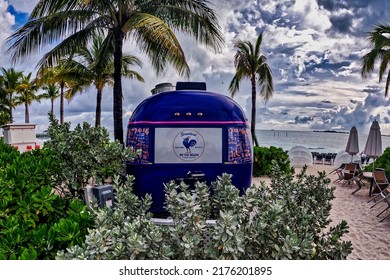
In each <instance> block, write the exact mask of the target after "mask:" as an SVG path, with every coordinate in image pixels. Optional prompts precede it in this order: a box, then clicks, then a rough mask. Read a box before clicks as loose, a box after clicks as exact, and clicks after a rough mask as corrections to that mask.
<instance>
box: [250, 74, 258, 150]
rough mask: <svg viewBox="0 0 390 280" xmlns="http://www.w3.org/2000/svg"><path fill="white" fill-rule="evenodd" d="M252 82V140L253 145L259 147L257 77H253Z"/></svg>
mask: <svg viewBox="0 0 390 280" xmlns="http://www.w3.org/2000/svg"><path fill="white" fill-rule="evenodd" d="M251 84H252V114H251V134H252V140H253V145H254V146H256V147H258V146H259V142H258V141H257V137H256V78H255V77H252V78H251Z"/></svg>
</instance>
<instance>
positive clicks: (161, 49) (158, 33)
mask: <svg viewBox="0 0 390 280" xmlns="http://www.w3.org/2000/svg"><path fill="white" fill-rule="evenodd" d="M122 30H123V31H125V32H128V31H130V30H132V31H133V36H134V37H135V40H136V42H137V44H138V45H139V46H140V48H141V49H142V50H143V51H144V52H145V53H146V55H147V56H149V58H150V59H151V63H152V65H153V67H154V68H155V69H156V72H157V75H159V74H161V73H162V71H163V70H164V69H165V67H166V65H167V63H168V62H169V63H170V64H171V65H172V66H173V67H174V68H175V69H176V70H177V71H178V72H179V74H180V75H185V76H187V77H189V71H190V70H189V66H188V64H187V62H186V58H185V55H184V52H183V50H182V48H181V46H180V43H179V41H178V40H177V38H176V36H175V34H174V33H173V31H172V30H171V29H170V28H169V26H168V25H167V24H166V23H165V22H164V21H163V20H161V19H160V18H158V17H155V16H152V15H150V14H144V13H136V14H133V16H132V18H131V19H129V20H128V21H127V22H126V24H125V25H124V27H123V29H122Z"/></svg>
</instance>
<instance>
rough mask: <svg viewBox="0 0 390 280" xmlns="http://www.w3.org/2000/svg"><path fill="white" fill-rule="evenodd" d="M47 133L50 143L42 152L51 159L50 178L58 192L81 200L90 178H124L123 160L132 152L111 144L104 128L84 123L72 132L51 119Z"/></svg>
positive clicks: (97, 179) (102, 179)
mask: <svg viewBox="0 0 390 280" xmlns="http://www.w3.org/2000/svg"><path fill="white" fill-rule="evenodd" d="M48 132H49V136H50V140H48V141H47V142H45V144H44V149H45V150H47V151H48V152H49V153H50V154H51V156H52V157H53V158H54V162H53V166H52V169H53V170H54V171H55V172H54V176H53V179H54V180H55V185H56V186H58V191H60V192H61V193H64V194H69V195H71V196H72V197H78V198H83V196H84V187H85V186H86V185H87V183H88V180H90V179H91V178H92V180H93V181H95V182H96V183H103V181H104V180H106V179H109V178H112V177H113V176H114V175H122V176H125V164H124V161H125V159H128V158H130V157H131V156H132V153H131V152H130V151H129V149H124V148H123V146H122V145H121V144H120V143H119V142H111V141H110V139H109V134H108V131H107V130H106V129H105V128H104V127H92V126H91V125H90V124H88V123H83V124H82V125H80V124H78V125H77V126H76V127H75V129H74V130H71V129H70V123H64V124H59V123H58V120H56V119H53V118H52V119H51V122H50V126H49V128H48Z"/></svg>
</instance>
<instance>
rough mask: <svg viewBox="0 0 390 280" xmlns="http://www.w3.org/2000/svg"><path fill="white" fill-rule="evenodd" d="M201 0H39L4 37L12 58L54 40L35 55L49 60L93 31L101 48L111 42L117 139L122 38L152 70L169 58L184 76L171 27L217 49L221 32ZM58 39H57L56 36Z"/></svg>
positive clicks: (119, 137)
mask: <svg viewBox="0 0 390 280" xmlns="http://www.w3.org/2000/svg"><path fill="white" fill-rule="evenodd" d="M208 3H209V1H207V0H192V1H188V0H148V1H146V0H110V1H108V0H85V1H80V0H67V1H58V0H40V1H39V2H38V3H37V5H36V6H35V8H34V9H33V11H32V13H31V16H30V19H29V21H28V22H27V23H26V24H25V25H24V26H22V27H21V28H20V29H19V30H17V31H16V32H14V33H13V34H12V35H11V36H10V37H9V38H8V42H11V43H12V46H11V47H10V49H9V50H11V51H12V57H13V59H14V60H15V59H18V58H21V57H24V56H26V55H29V54H31V53H32V52H33V51H35V50H36V49H39V48H41V47H42V46H43V45H47V44H51V43H57V42H59V43H58V45H56V47H54V48H53V49H52V50H51V51H50V52H48V53H47V54H46V55H45V56H44V57H43V59H42V60H41V62H40V63H41V64H42V65H49V66H51V65H53V64H54V63H55V61H58V60H60V59H61V58H62V57H66V56H70V55H72V54H73V53H74V52H75V51H76V49H77V48H79V47H80V46H83V45H87V43H88V42H89V41H90V40H91V39H92V38H93V36H96V35H97V34H105V40H104V42H103V48H108V47H109V46H112V45H113V46H114V86H113V116H114V137H115V139H116V140H119V141H120V142H121V143H123V124H122V118H123V116H122V114H123V108H122V77H121V71H122V61H123V60H122V56H123V43H124V41H125V40H127V39H129V38H132V40H133V42H134V43H135V44H136V45H137V46H138V47H139V48H140V49H141V50H142V51H143V52H144V53H145V54H146V55H147V56H148V57H149V58H150V60H151V63H152V66H153V67H154V68H155V70H156V72H157V74H160V73H161V72H162V71H163V70H164V69H165V68H166V66H167V64H168V63H170V64H171V65H172V66H173V67H174V68H175V69H176V70H177V71H178V73H179V74H180V75H185V76H187V77H188V76H189V67H188V64H187V62H186V58H185V55H184V52H183V50H182V48H181V46H180V43H179V41H178V39H177V37H176V35H175V34H174V32H173V30H176V31H178V32H183V33H185V34H189V35H190V36H192V37H194V38H195V39H196V40H197V41H199V42H201V43H203V44H205V45H206V46H211V47H213V49H214V50H220V49H221V47H222V45H223V37H222V34H221V32H220V31H219V25H218V22H217V17H216V14H215V12H214V10H213V9H211V8H209V7H208ZM61 40H63V41H61Z"/></svg>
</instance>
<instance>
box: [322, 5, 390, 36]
mask: <svg viewBox="0 0 390 280" xmlns="http://www.w3.org/2000/svg"><path fill="white" fill-rule="evenodd" d="M317 3H318V5H319V7H320V8H321V9H324V10H326V11H328V12H329V14H330V17H329V19H330V21H331V23H332V27H331V29H330V30H329V32H330V33H342V34H348V33H351V34H354V35H362V32H363V33H365V32H368V31H370V30H371V29H372V27H373V26H374V25H375V24H378V19H389V18H390V11H389V9H388V8H386V7H388V5H389V2H388V0H371V1H362V0H348V1H340V0H317ZM353 20H355V22H356V24H357V25H356V26H355V27H354V28H352V23H353ZM387 23H388V22H387Z"/></svg>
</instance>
